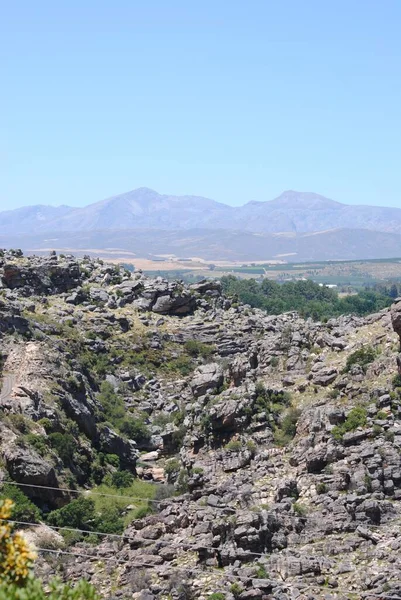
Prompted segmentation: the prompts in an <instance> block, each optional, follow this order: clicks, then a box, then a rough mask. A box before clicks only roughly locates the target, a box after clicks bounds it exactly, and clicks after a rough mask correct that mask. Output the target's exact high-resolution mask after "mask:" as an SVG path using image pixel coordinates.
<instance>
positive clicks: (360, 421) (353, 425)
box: [331, 406, 367, 441]
mask: <svg viewBox="0 0 401 600" xmlns="http://www.w3.org/2000/svg"><path fill="white" fill-rule="evenodd" d="M366 422H367V412H366V409H365V408H363V407H362V406H356V407H355V408H353V409H352V410H351V411H350V412H349V414H348V416H347V418H346V420H345V421H344V423H342V424H341V425H336V426H335V427H333V429H332V431H331V433H332V435H333V437H334V439H336V440H338V441H341V440H342V439H343V436H344V434H345V433H347V432H349V431H355V429H358V427H365V426H366Z"/></svg>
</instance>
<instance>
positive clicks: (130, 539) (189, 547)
mask: <svg viewBox="0 0 401 600" xmlns="http://www.w3.org/2000/svg"><path fill="white" fill-rule="evenodd" d="M1 521H5V522H7V523H13V524H15V525H21V526H24V527H42V525H44V526H45V527H48V528H49V529H53V530H55V531H72V532H75V533H87V534H92V535H99V536H105V537H112V538H117V539H120V540H122V541H124V542H126V543H130V542H135V541H137V540H136V539H135V538H133V537H129V536H127V535H122V534H118V533H106V532H104V531H90V530H89V529H78V528H73V527H58V526H55V525H47V524H46V523H31V522H30V521H14V520H13V519H0V522H1ZM152 541H154V543H155V544H159V545H164V546H172V543H171V541H168V542H167V541H163V540H152ZM181 543H182V544H183V545H182V546H181V549H185V550H186V551H188V550H192V551H197V550H198V549H201V550H211V551H213V552H218V551H219V550H221V549H222V548H215V547H214V546H203V545H201V546H199V547H196V546H195V545H189V544H188V543H187V544H184V543H183V542H181ZM173 547H174V546H173ZM174 548H176V547H174ZM177 549H180V548H177ZM240 549H241V550H242V548H240ZM237 551H238V548H237ZM242 556H259V557H265V556H269V553H266V552H248V551H245V550H244V554H242Z"/></svg>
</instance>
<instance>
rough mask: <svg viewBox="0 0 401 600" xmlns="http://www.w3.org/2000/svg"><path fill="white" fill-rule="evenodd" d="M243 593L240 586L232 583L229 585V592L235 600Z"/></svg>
mask: <svg viewBox="0 0 401 600" xmlns="http://www.w3.org/2000/svg"><path fill="white" fill-rule="evenodd" d="M243 591H244V588H243V587H242V585H240V584H239V583H237V582H235V583H232V584H231V585H230V592H231V593H232V595H233V596H234V598H235V600H238V598H240V596H241V594H242V592H243Z"/></svg>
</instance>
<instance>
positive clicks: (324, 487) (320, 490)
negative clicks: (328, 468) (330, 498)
mask: <svg viewBox="0 0 401 600" xmlns="http://www.w3.org/2000/svg"><path fill="white" fill-rule="evenodd" d="M327 490H328V487H327V485H326V484H325V483H324V482H323V481H321V482H320V483H318V484H317V486H316V492H317V493H318V494H325V493H326V492H327Z"/></svg>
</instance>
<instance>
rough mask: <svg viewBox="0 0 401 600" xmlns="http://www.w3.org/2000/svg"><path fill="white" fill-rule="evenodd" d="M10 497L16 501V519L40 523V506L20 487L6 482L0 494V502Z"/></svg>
mask: <svg viewBox="0 0 401 600" xmlns="http://www.w3.org/2000/svg"><path fill="white" fill-rule="evenodd" d="M6 498H9V499H10V500H12V502H13V503H14V507H13V517H14V519H15V520H16V521H27V522H30V523H38V522H39V521H40V518H41V514H40V510H39V509H38V507H37V506H36V505H35V504H34V503H33V502H32V501H31V500H30V499H29V498H28V497H27V496H25V494H24V492H22V491H21V490H20V489H19V487H17V486H15V485H10V484H7V483H5V484H4V485H3V489H2V490H1V494H0V502H4V501H5V500H6Z"/></svg>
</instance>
